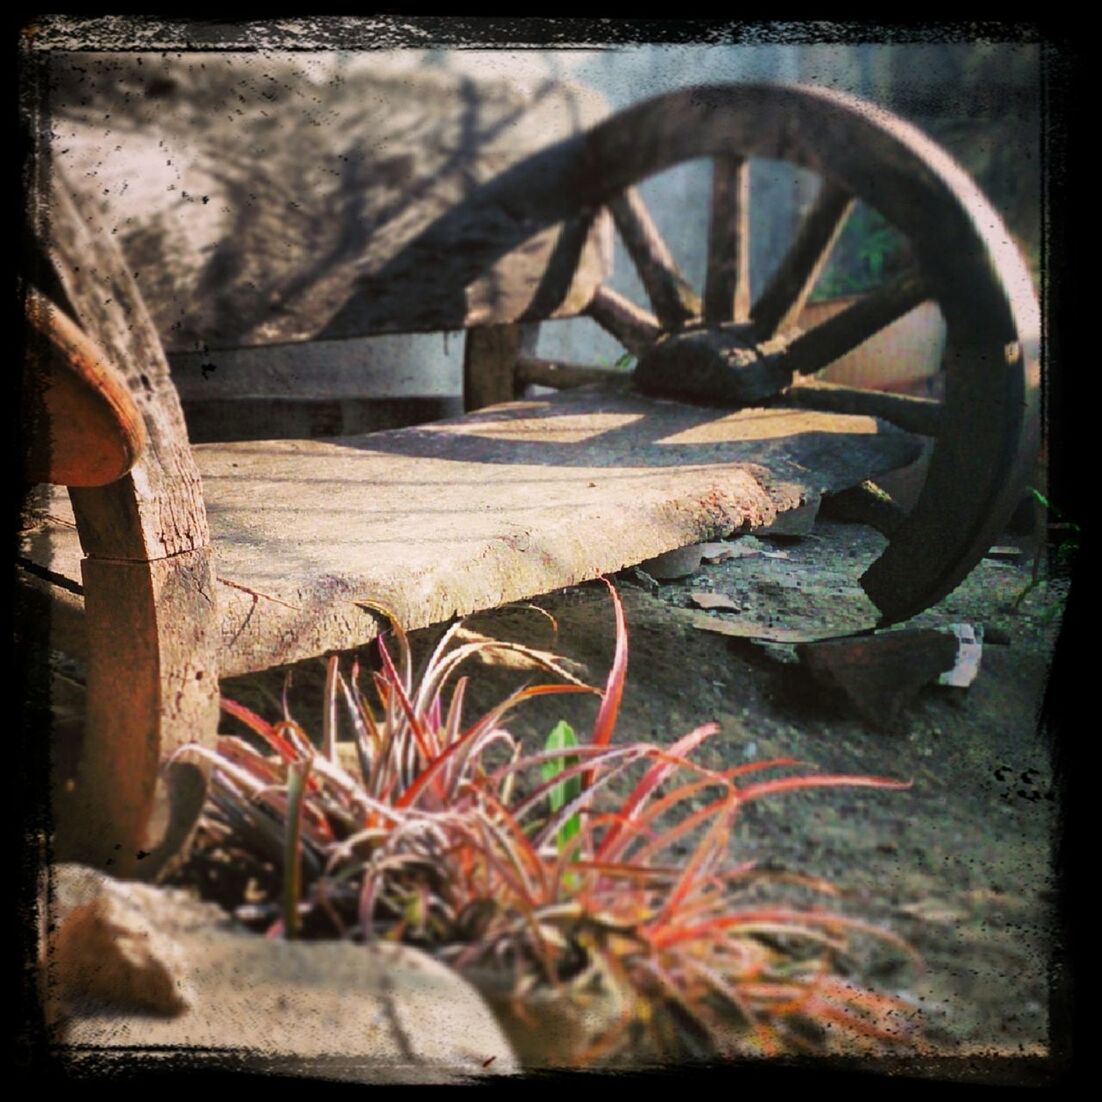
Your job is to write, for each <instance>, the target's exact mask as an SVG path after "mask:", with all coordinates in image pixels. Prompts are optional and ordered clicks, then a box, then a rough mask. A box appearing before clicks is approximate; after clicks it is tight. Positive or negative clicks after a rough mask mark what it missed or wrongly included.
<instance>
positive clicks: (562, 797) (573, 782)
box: [540, 720, 582, 851]
mask: <svg viewBox="0 0 1102 1102" xmlns="http://www.w3.org/2000/svg"><path fill="white" fill-rule="evenodd" d="M577 745H578V736H577V735H576V734H575V733H574V728H573V727H571V726H570V724H569V723H567V722H566V720H559V722H558V723H556V724H555V726H554V727H552V728H551V733H550V734H549V735H548V736H547V742H546V743H545V744H544V749H545V750H567V749H569V748H570V747H571V746H577ZM577 764H578V758H577V756H576V755H574V754H571V755H568V756H565V757H561V758H551V759H549V760H548V761H545V762H544V763H543V764H542V765H541V766H540V773H541V774H542V776H543V779H544V780H545V781H551V780H554V779H555V777H557V776H558V775H559V774H560V773H562V772H563V771H564V770H566V769H569V768H570V767H571V766H572V765H577ZM581 794H582V778H581V777H580V776H577V775H575V776H573V777H567V779H566V780H565V781H560V782H559V783H558V784H556V785H555V786H554V787H553V788H552V789H551V790H550V792H549V793H548V797H549V799H550V802H551V814H552V815H554V814H555V812H557V811H560V810H561V809H562V808H563V807H565V806H566V805H567V804H568V803H569V802H570V801H571V800H575V799H577V798H578V797H579V796H580V795H581ZM581 825H582V820H581V816H580V815H578V814H575V815H571V816H570V818H569V819H567V820H566V822H565V823H564V824H563V827H562V829H561V830H560V831H559V833H558V835H557V836H556V839H555V842H556V845H557V846H558V847H559V849H560V851H561V850H562V848H563V846H565V845H566V843H567V842H569V841H570V839H571V838H573V837H574V835H575V834H577V833H578V831H579V830H580V829H581Z"/></svg>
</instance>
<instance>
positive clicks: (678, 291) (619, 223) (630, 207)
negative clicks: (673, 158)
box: [609, 188, 700, 329]
mask: <svg viewBox="0 0 1102 1102" xmlns="http://www.w3.org/2000/svg"><path fill="white" fill-rule="evenodd" d="M609 206H610V209H611V211H612V217H613V219H614V220H615V222H616V229H617V230H618V231H619V233H620V237H621V238H622V239H623V242H624V246H625V248H626V249H627V251H628V255H629V256H630V257H631V262H632V263H633V264H634V265H635V270H636V271H637V272H638V273H639V278H640V279H641V280H642V281H643V287H644V288H645V289H646V292H647V297H648V298H649V299H650V302H651V306H653V307H654V312H655V314H657V315H658V320H659V321H660V322H661V324H662V327H663V328H664V329H680V328H681V327H682V326H683V325H684V324H685V322H686V321H687V320H688V319H689V318H692V317H699V315H700V300H699V299H698V298H697V296H696V293H695V292H694V291H693V289H692V287H690V286H689V284H688V282H687V281H686V279H685V277H684V276H683V275H682V274H681V272H680V271H679V270H678V267H677V263H676V261H675V260H674V258H673V256H672V254H671V253H670V250H669V249H668V248H667V247H666V243H665V241H663V240H662V235H661V234H660V233H659V232H658V227H657V226H656V225H655V224H654V220H653V219H652V218H651V216H650V212H649V211H648V210H647V207H646V204H645V203H644V202H643V197H642V196H641V195H640V194H639V192H638V191H637V190H636V189H635V188H628V189H627V191H625V192H624V193H623V194H622V195H621V196H620V197H619V198H618V199H615V200H613V202H612V203H611V204H610V205H609Z"/></svg>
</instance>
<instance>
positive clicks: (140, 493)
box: [33, 172, 219, 878]
mask: <svg viewBox="0 0 1102 1102" xmlns="http://www.w3.org/2000/svg"><path fill="white" fill-rule="evenodd" d="M38 195H39V209H38V210H36V211H35V212H33V213H34V214H35V215H36V216H37V217H36V221H37V225H36V226H35V231H36V235H37V237H38V240H39V241H42V242H44V243H45V245H46V252H47V254H48V259H49V264H50V266H51V267H52V273H45V274H46V275H51V274H52V277H53V280H54V281H55V282H56V296H57V301H58V304H59V305H60V306H62V308H63V309H65V310H67V311H68V313H69V314H70V315H71V317H72V319H73V321H74V322H76V324H77V325H78V326H79V327H80V329H81V330H82V331H83V332H84V333H85V334H87V336H88V338H89V339H90V340H91V341H92V342H93V343H94V345H95V347H96V348H97V349H99V350H101V351H102V354H103V355H104V356H105V357H106V358H107V359H109V361H110V362H111V364H112V366H113V367H114V368H115V369H116V370H117V371H118V372H119V373H120V374H121V375H122V376H123V377H124V379H125V382H126V385H127V386H128V387H129V390H130V394H131V396H132V397H133V399H134V401H135V403H136V405H137V408H138V410H139V411H140V413H141V416H142V421H143V424H144V428H145V436H146V439H147V445H146V447H145V449H144V451H143V453H142V455H141V457H140V458H139V459H138V462H137V463H136V464H135V466H134V467H133V469H132V470H131V471H130V472H129V473H128V474H126V475H125V476H124V477H122V478H120V479H118V480H117V481H115V482H112V483H110V484H108V485H105V486H97V487H84V488H79V489H78V488H70V490H69V495H70V498H71V499H72V502H73V510H74V513H75V515H76V520H77V529H78V532H79V535H80V542H81V547H82V549H83V551H84V553H85V556H86V558H85V559H84V561H83V563H82V574H83V581H84V603H85V621H86V630H87V638H88V661H87V670H88V685H87V689H88V692H87V714H86V722H85V731H84V739H83V743H82V746H81V752H80V765H79V768H78V771H77V776H76V782H75V791H73V792H71V793H69V794H68V795H67V796H66V799H65V802H64V804H62V805H60V806H58V807H56V808H55V831H56V833H55V838H56V844H55V858H57V859H60V860H80V861H84V862H87V863H89V864H93V865H96V866H98V867H100V868H109V869H110V871H111V872H112V873H113V874H116V875H120V876H135V877H138V876H140V877H143V878H148V877H152V876H155V875H156V874H158V873H159V872H161V871H163V870H164V869H165V866H166V864H168V863H169V862H171V861H172V860H173V859H174V858H178V857H179V856H180V855H181V854H182V853H183V851H184V849H185V848H186V844H187V840H188V838H189V836H190V834H191V831H192V830H193V828H194V825H195V821H196V818H197V816H198V813H199V809H200V807H201V805H202V796H203V792H204V788H205V783H204V781H205V778H204V776H203V774H202V770H199V769H198V768H196V767H194V766H180V767H177V768H173V769H169V770H165V769H164V768H163V766H164V764H165V763H166V761H167V759H168V758H169V757H170V756H171V755H172V754H173V752H174V751H175V750H176V749H177V748H178V747H179V746H181V745H183V744H184V743H187V742H199V743H203V744H206V745H208V746H209V745H212V744H213V742H214V739H215V735H216V731H217V723H218V670H217V655H218V647H219V623H218V617H217V609H216V607H215V600H214V578H213V572H212V569H211V561H210V556H211V551H210V546H209V544H210V538H209V534H208V530H207V520H206V512H205V509H204V505H203V496H202V487H201V484H200V480H199V473H198V470H197V468H196V466H195V462H194V459H193V457H192V454H191V448H190V445H189V443H188V438H187V431H186V428H185V426H184V418H183V413H182V411H181V408H180V403H179V400H178V397H177V395H176V391H175V388H174V387H173V385H172V382H171V380H170V378H169V372H168V365H167V363H166V361H165V357H164V353H163V351H162V349H161V345H160V341H159V339H158V337H157V334H156V332H155V330H154V328H153V324H152V322H151V320H150V318H149V315H148V313H147V311H146V308H145V305H144V303H143V302H142V299H141V295H140V294H139V292H138V289H137V286H136V285H135V283H134V280H133V278H132V276H131V274H130V272H129V271H128V270H127V268H126V265H125V264H124V262H123V260H122V257H121V255H120V254H119V252H118V250H117V248H116V247H115V246H114V244H113V242H112V240H111V238H110V236H109V235H108V234H107V233H106V232H105V231H104V230H103V228H102V227H100V226H99V225H98V224H97V222H96V221H95V220H94V217H93V213H92V206H91V204H85V205H84V207H83V208H82V209H81V210H80V211H79V212H78V210H77V207H76V205H75V203H74V201H73V199H72V197H71V196H70V193H69V191H68V190H67V189H66V186H65V184H64V183H63V182H62V181H61V180H60V179H59V177H58V174H57V173H56V172H54V173H53V174H51V176H50V177H49V179H47V180H44V181H42V184H41V187H40V190H39V192H38ZM47 216H48V221H47Z"/></svg>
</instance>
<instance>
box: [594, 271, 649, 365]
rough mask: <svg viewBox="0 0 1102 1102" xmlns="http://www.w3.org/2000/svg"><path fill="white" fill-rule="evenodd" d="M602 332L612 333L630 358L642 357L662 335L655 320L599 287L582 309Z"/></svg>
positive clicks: (630, 303) (609, 290) (647, 313)
mask: <svg viewBox="0 0 1102 1102" xmlns="http://www.w3.org/2000/svg"><path fill="white" fill-rule="evenodd" d="M585 313H586V314H588V315H589V317H591V318H592V319H593V320H594V321H595V322H596V323H597V324H598V325H599V326H600V327H601V328H602V329H604V330H606V331H607V332H609V333H611V334H612V335H613V336H614V337H615V338H616V339H617V340H618V341H619V342H620V343H621V344H622V345H623V346H624V347H625V348H626V349H627V350H628V351H629V352H630V353H631V354H632V355H633V356H642V355H643V353H644V352H645V351H646V350H647V349H648V348H649V347H650V346H651V345H652V344H653V343H654V342H655V341H656V340H658V338H659V336H660V335H661V333H662V329H661V327H660V326H659V324H658V319H657V318H656V317H655V316H654V315H653V314H651V313H650V312H649V311H647V310H644V309H643V308H642V307H640V306H636V305H635V303H634V302H632V301H631V299H627V298H624V296H623V295H621V294H618V293H617V292H616V291H614V290H612V288H611V287H605V286H600V287H598V288H597V293H596V294H595V295H594V296H593V298H592V300H591V301H590V303H589V305H588V306H587V307H586V308H585Z"/></svg>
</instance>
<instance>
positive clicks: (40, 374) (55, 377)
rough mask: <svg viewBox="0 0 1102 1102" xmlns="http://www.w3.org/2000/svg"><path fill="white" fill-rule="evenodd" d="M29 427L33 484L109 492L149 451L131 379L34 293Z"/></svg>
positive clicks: (28, 304) (27, 382)
mask: <svg viewBox="0 0 1102 1102" xmlns="http://www.w3.org/2000/svg"><path fill="white" fill-rule="evenodd" d="M24 306H25V311H26V316H27V322H28V325H29V334H28V335H29V340H28V343H27V360H26V373H25V375H24V393H23V410H22V414H23V417H22V422H23V427H24V458H25V462H26V472H25V473H26V478H27V480H28V481H29V482H48V483H52V484H54V485H58V486H104V485H106V484H107V483H109V482H114V481H116V480H117V479H119V478H122V476H123V475H125V474H126V473H127V472H128V471H129V470H130V469H131V468H132V467H133V466H134V464H135V463H136V462H137V461H138V457H139V456H140V455H141V453H142V450H143V448H144V447H145V442H146V436H145V424H144V422H143V421H142V415H141V413H140V412H139V410H138V407H137V404H136V403H135V401H134V398H133V396H132V395H131V394H130V390H129V388H128V387H127V384H126V380H125V379H124V378H123V376H122V374H121V373H120V372H119V371H118V369H117V368H115V367H114V365H112V364H110V363H108V362H107V360H106V359H105V358H104V355H103V353H102V352H101V351H100V350H99V348H98V347H97V346H96V345H95V343H94V342H93V341H92V340H90V339H89V337H88V336H87V335H86V334H85V333H84V331H83V330H82V329H81V328H80V327H79V326H78V325H76V323H75V322H73V321H72V320H71V319H70V318H69V317H68V316H67V315H66V314H65V313H64V312H63V311H61V310H59V309H58V308H57V306H55V305H54V303H52V302H51V301H50V300H49V299H48V298H46V296H45V295H43V294H41V293H40V292H39V291H37V290H35V289H34V288H33V287H31V288H29V289H28V291H27V296H26V299H25V300H24Z"/></svg>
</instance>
